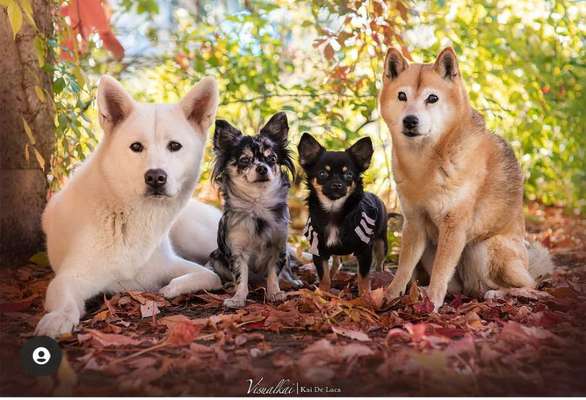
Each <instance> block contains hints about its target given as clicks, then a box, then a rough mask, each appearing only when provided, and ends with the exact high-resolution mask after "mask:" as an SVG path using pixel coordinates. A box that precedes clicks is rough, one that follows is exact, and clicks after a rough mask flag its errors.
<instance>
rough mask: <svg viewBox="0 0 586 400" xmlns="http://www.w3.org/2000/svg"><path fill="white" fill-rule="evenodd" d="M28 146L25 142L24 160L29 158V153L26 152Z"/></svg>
mask: <svg viewBox="0 0 586 400" xmlns="http://www.w3.org/2000/svg"><path fill="white" fill-rule="evenodd" d="M28 148H29V145H28V143H25V144H24V159H25V160H26V162H28V161H29V160H30V154H29V152H28Z"/></svg>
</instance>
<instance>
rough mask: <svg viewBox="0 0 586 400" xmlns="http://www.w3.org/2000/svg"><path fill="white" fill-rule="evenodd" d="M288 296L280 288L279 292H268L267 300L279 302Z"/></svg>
mask: <svg viewBox="0 0 586 400" xmlns="http://www.w3.org/2000/svg"><path fill="white" fill-rule="evenodd" d="M286 298H287V295H286V294H285V292H283V291H282V290H279V291H278V292H274V293H270V292H269V293H267V300H268V301H270V302H271V303H278V302H280V301H283V300H285V299H286Z"/></svg>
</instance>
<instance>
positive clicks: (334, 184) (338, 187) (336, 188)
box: [330, 182, 344, 190]
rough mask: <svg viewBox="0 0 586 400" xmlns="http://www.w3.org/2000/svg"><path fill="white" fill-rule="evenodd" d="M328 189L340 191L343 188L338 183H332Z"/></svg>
mask: <svg viewBox="0 0 586 400" xmlns="http://www.w3.org/2000/svg"><path fill="white" fill-rule="evenodd" d="M330 187H331V188H332V189H333V190H341V189H342V188H343V187H344V185H342V184H341V183H340V182H334V183H332V184H331V185H330Z"/></svg>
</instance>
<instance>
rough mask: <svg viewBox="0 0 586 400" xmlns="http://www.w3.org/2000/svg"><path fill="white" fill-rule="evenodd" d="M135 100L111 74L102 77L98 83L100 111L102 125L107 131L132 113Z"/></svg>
mask: <svg viewBox="0 0 586 400" xmlns="http://www.w3.org/2000/svg"><path fill="white" fill-rule="evenodd" d="M133 108H134V100H132V97H130V95H129V94H128V93H127V92H126V90H124V88H123V87H122V85H121V84H120V83H119V82H118V81H117V80H116V79H114V78H112V77H111V76H109V75H104V76H102V77H101V78H100V83H99V85H98V112H99V119H100V125H101V126H102V129H104V131H105V132H106V133H110V132H112V130H113V129H114V128H115V127H116V126H117V125H118V124H120V123H121V122H122V121H124V120H125V119H126V117H128V115H130V113H131V112H132V109H133Z"/></svg>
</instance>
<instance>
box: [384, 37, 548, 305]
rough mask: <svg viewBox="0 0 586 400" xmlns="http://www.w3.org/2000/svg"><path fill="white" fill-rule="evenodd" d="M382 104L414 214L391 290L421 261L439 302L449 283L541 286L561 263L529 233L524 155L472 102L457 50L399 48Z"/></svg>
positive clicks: (468, 288)
mask: <svg viewBox="0 0 586 400" xmlns="http://www.w3.org/2000/svg"><path fill="white" fill-rule="evenodd" d="M379 104H380V111H381V115H382V117H383V119H384V120H385V122H386V124H387V126H388V128H389V130H390V132H391V136H392V140H393V150H392V151H393V174H394V179H395V181H396V183H397V190H398V194H399V199H400V202H401V208H402V212H403V214H404V217H405V222H404V226H403V234H402V241H401V251H400V255H399V268H398V270H397V273H396V276H395V278H394V279H393V282H392V283H391V284H390V285H389V287H388V288H387V289H386V291H385V297H386V298H388V299H391V298H395V297H397V296H399V295H400V294H401V293H402V292H404V291H405V288H406V286H407V283H408V282H409V280H410V279H413V278H412V277H413V275H414V271H415V268H416V266H417V265H418V263H419V262H420V265H421V266H422V267H423V268H422V270H421V271H419V270H418V271H417V272H423V270H425V271H426V272H427V274H429V277H430V279H429V286H428V288H427V294H428V296H429V298H430V300H431V301H432V302H433V304H434V306H435V309H436V310H437V309H438V308H439V307H440V306H441V305H442V304H443V302H444V298H445V296H446V293H447V292H448V291H450V292H458V291H463V292H464V293H465V294H467V295H471V296H483V295H484V296H494V295H497V294H499V293H502V292H503V291H506V290H507V289H509V288H535V286H536V281H535V279H536V278H537V277H538V276H540V275H544V274H545V273H548V272H550V271H551V269H552V268H553V264H552V263H551V260H550V257H549V254H548V253H547V251H546V250H545V249H544V248H543V247H541V246H540V245H537V244H531V245H529V244H527V243H526V242H525V240H524V238H525V222H524V218H523V177H522V174H521V170H520V167H519V164H518V163H517V160H516V158H515V155H514V153H513V151H512V149H511V147H510V146H509V145H508V144H507V143H506V142H505V141H504V140H503V139H502V138H500V137H499V136H497V135H495V134H493V133H491V132H489V131H488V130H487V128H486V127H485V124H484V119H483V117H482V116H481V115H480V114H479V113H478V112H477V111H476V110H474V109H473V108H472V106H471V105H470V102H469V100H468V95H467V93H466V89H465V87H464V83H463V81H462V78H461V75H460V71H459V68H458V62H457V59H456V54H455V52H454V50H453V49H452V48H446V49H444V50H443V51H442V52H441V53H440V54H439V56H438V57H437V60H436V61H435V63H433V64H412V65H409V63H408V62H407V60H405V58H403V56H402V55H401V53H400V52H399V51H398V50H396V49H390V50H389V51H388V53H387V56H386V59H385V66H384V76H383V87H382V91H381V93H380V98H379Z"/></svg>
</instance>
